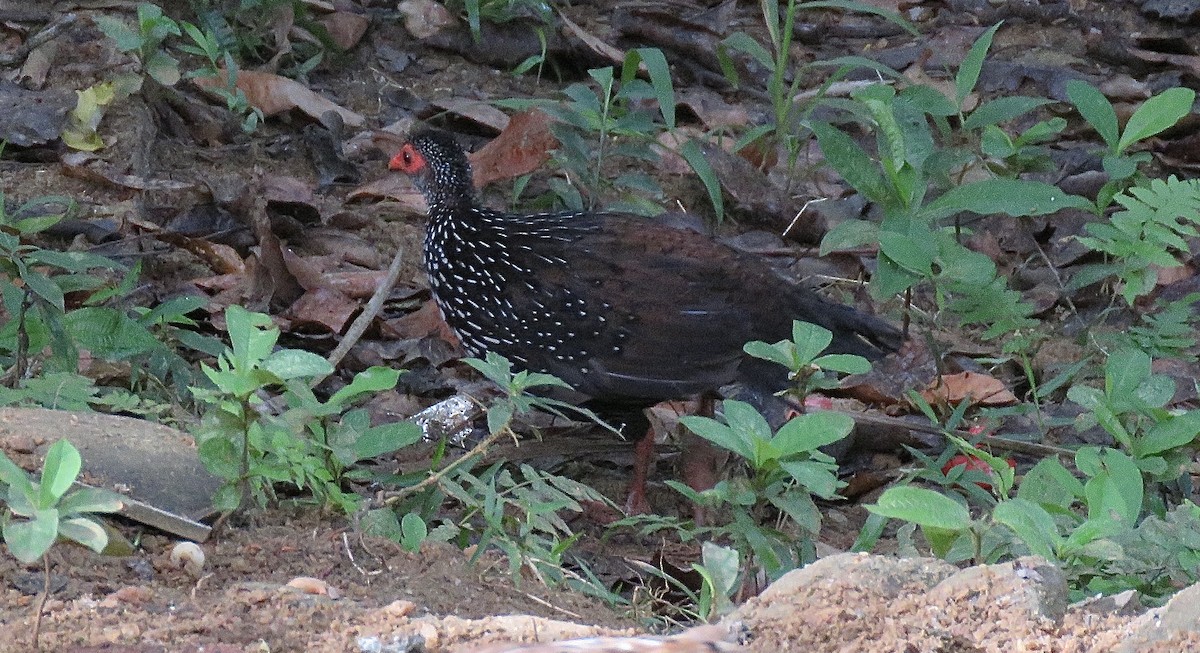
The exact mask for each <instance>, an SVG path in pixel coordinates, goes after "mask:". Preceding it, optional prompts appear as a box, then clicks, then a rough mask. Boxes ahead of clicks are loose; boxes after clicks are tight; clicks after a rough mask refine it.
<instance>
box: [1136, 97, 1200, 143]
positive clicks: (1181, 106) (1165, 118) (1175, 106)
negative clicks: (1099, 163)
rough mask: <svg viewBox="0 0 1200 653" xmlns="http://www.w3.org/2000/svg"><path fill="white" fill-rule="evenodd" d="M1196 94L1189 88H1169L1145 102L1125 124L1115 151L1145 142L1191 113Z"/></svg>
mask: <svg viewBox="0 0 1200 653" xmlns="http://www.w3.org/2000/svg"><path fill="white" fill-rule="evenodd" d="M1195 100H1196V92H1195V91H1193V90H1192V89H1190V88H1182V87H1176V88H1169V89H1167V90H1165V91H1163V92H1162V93H1159V94H1158V95H1155V96H1154V97H1152V98H1150V99H1149V100H1146V101H1145V102H1144V103H1143V104H1142V106H1140V107H1138V110H1137V111H1134V112H1133V115H1132V116H1130V117H1129V122H1127V123H1125V131H1124V132H1122V133H1121V140H1120V141H1119V142H1118V143H1117V151H1118V152H1124V151H1125V149H1126V148H1128V147H1129V146H1130V145H1133V144H1134V143H1137V142H1138V141H1141V140H1145V139H1147V138H1150V137H1151V136H1154V135H1155V134H1158V133H1160V132H1162V131H1163V130H1165V129H1167V128H1169V127H1172V126H1174V125H1175V123H1177V122H1179V121H1180V120H1181V119H1182V118H1183V117H1184V116H1186V115H1188V114H1189V113H1191V111H1192V103H1193V102H1195Z"/></svg>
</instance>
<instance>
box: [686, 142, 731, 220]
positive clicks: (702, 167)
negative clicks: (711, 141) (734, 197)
mask: <svg viewBox="0 0 1200 653" xmlns="http://www.w3.org/2000/svg"><path fill="white" fill-rule="evenodd" d="M679 154H680V155H681V156H682V157H683V160H684V161H687V163H688V165H689V166H691V168H692V172H695V173H696V176H697V177H699V178H700V181H701V182H703V183H704V190H705V191H707V192H708V201H709V202H710V203H711V204H712V207H713V212H714V213H715V214H716V217H717V222H720V221H722V220H723V219H724V218H725V198H724V196H723V195H722V194H721V181H720V180H719V179H717V173H716V171H714V170H713V169H712V166H711V165H709V163H708V159H706V158H704V153H703V152H701V150H700V146H699V145H697V144H696V141H694V140H688V141H687V142H686V143H684V144H683V146H681V147H680V148H679Z"/></svg>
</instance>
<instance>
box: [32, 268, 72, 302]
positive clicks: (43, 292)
mask: <svg viewBox="0 0 1200 653" xmlns="http://www.w3.org/2000/svg"><path fill="white" fill-rule="evenodd" d="M21 280H22V281H24V282H25V286H26V287H27V288H29V290H30V291H31V292H32V293H33V294H35V295H37V296H38V297H41V298H42V299H43V300H45V301H46V302H47V303H48V304H50V305H51V306H53V307H54V308H56V309H58V311H59V312H63V311H65V310H66V299H65V298H64V297H63V291H62V288H60V287H59V286H58V284H57V283H54V281H53V280H52V279H50V277H48V276H46V275H44V274H42V273H41V272H38V271H36V270H26V271H25V273H24V274H22V275H21Z"/></svg>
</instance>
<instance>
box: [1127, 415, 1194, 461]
mask: <svg viewBox="0 0 1200 653" xmlns="http://www.w3.org/2000/svg"><path fill="white" fill-rule="evenodd" d="M1198 436H1200V410H1189V411H1188V412H1186V413H1184V414H1182V415H1172V416H1170V417H1167V418H1166V419H1164V420H1163V421H1161V422H1159V423H1157V424H1155V425H1154V426H1152V427H1150V429H1149V430H1148V431H1146V435H1144V436H1143V437H1140V438H1137V439H1136V440H1134V442H1133V455H1134V456H1137V457H1139V458H1142V457H1145V456H1152V455H1154V454H1157V453H1162V452H1164V451H1170V450H1172V449H1176V448H1178V447H1182V446H1185V445H1189V444H1192V443H1193V442H1195V441H1196V438H1197V437H1198Z"/></svg>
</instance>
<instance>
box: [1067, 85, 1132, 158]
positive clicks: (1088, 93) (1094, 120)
mask: <svg viewBox="0 0 1200 653" xmlns="http://www.w3.org/2000/svg"><path fill="white" fill-rule="evenodd" d="M1067 98H1068V99H1070V100H1071V103H1072V104H1074V105H1075V109H1076V110H1078V111H1079V115H1081V116H1083V119H1084V120H1086V121H1088V124H1090V125H1091V126H1092V129H1095V130H1096V132H1097V133H1098V134H1100V138H1103V139H1104V142H1105V144H1107V145H1108V149H1109V150H1110V151H1112V152H1119V151H1120V148H1119V147H1118V138H1119V136H1118V133H1119V132H1118V129H1119V127H1118V125H1117V112H1116V110H1114V109H1113V106H1112V103H1110V102H1109V101H1108V98H1106V97H1104V94H1103V93H1101V92H1100V90H1099V89H1097V88H1096V87H1095V86H1092V85H1091V84H1088V83H1087V82H1084V81H1080V80H1077V79H1072V80H1071V81H1069V82H1067Z"/></svg>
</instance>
